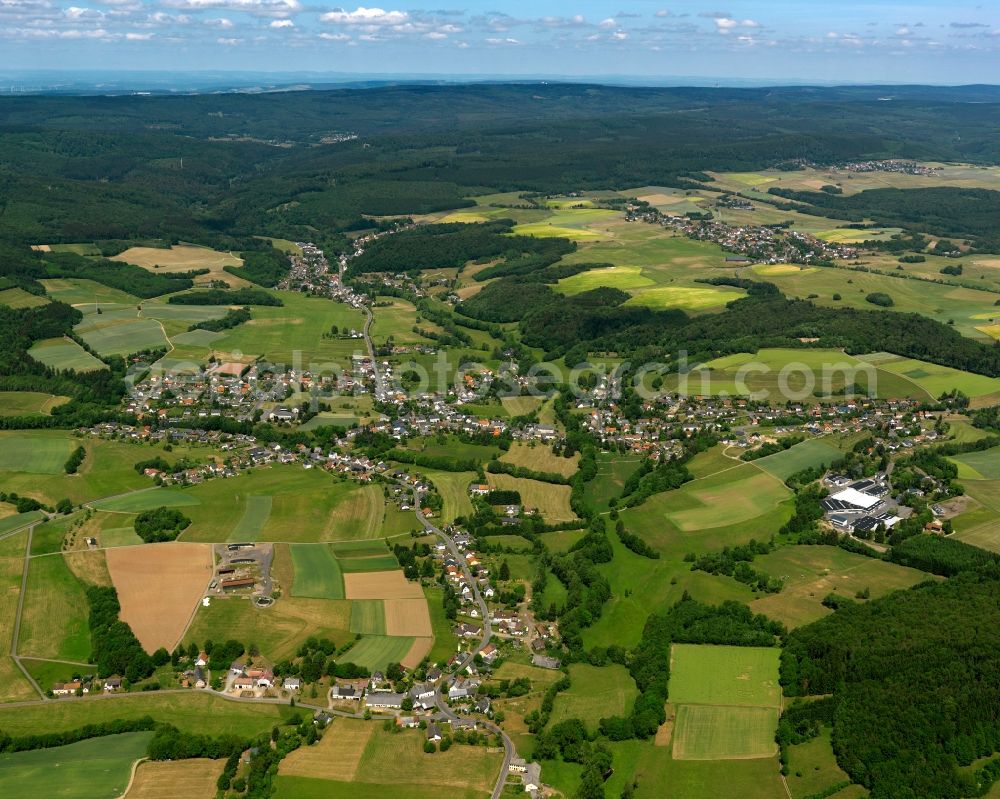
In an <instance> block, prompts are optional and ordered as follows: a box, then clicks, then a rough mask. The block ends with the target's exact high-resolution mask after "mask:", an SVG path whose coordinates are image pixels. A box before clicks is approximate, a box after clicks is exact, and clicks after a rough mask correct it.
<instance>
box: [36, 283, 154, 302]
mask: <svg viewBox="0 0 1000 799" xmlns="http://www.w3.org/2000/svg"><path fill="white" fill-rule="evenodd" d="M39 283H41V284H42V285H43V286H45V293H46V294H48V295H49V296H50V297H52V299H54V300H59V302H65V303H66V304H67V305H85V304H94V305H97V304H101V305H105V304H109V305H136V304H138V303H139V298H138V297H135V296H133V295H131V294H128V293H126V292H124V291H119V290H118V289H113V288H111V287H110V286H105V285H104V284H103V283H98V282H97V281H94V280H84V279H82V278H50V279H48V280H40V281H39Z"/></svg>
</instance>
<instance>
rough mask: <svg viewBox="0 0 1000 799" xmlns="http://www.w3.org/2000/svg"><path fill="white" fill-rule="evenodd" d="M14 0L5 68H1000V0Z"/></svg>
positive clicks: (474, 71) (836, 74)
mask: <svg viewBox="0 0 1000 799" xmlns="http://www.w3.org/2000/svg"><path fill="white" fill-rule="evenodd" d="M378 2H379V5H374V4H373V5H369V6H358V5H353V4H351V5H346V6H337V5H328V4H326V3H323V2H322V1H320V2H313V1H312V0H0V69H4V70H14V69H24V70H35V69H55V70H84V69H87V70H93V69H102V70H122V71H125V70H128V71H134V70H164V71H189V70H234V71H238V70H254V71H265V72H304V71H316V72H338V73H360V74H366V75H371V74H386V73H392V74H397V75H399V74H403V75H412V76H413V77H415V78H419V77H420V76H421V75H424V74H438V75H451V76H455V77H463V76H468V77H470V78H474V77H476V76H482V75H491V76H495V75H510V76H533V77H535V76H565V77H585V76H586V77H590V76H608V77H612V76H637V77H653V78H655V77H664V78H667V77H679V76H700V77H702V78H705V77H708V78H718V79H719V80H720V82H724V81H725V79H727V78H728V79H734V78H735V79H740V80H750V81H753V80H761V81H788V82H790V83H792V82H795V83H799V82H809V81H815V82H823V83H829V82H845V83H847V82H865V83H881V82H885V83H937V84H941V83H946V84H958V83H1000V0H984V1H983V2H980V3H966V2H962V0H958V2H948V3H945V2H941V0H914V1H913V2H883V1H880V0H874V1H870V2H852V0H829V1H824V2H817V1H816V0H718V2H717V3H716V2H715V0H676V1H675V2H671V1H670V0H618V1H617V2H605V0H560V1H559V2H554V0H521V1H520V2H509V0H426V2H425V3H424V4H423V5H413V4H412V3H414V2H418V3H419V2H420V0H401V2H395V1H392V0H385V2H384V3H383V2H381V0H378Z"/></svg>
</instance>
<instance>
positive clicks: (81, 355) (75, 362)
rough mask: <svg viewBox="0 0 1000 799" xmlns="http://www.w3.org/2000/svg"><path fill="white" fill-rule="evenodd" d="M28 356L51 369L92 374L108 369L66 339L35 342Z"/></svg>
mask: <svg viewBox="0 0 1000 799" xmlns="http://www.w3.org/2000/svg"><path fill="white" fill-rule="evenodd" d="M28 354H29V355H31V357H32V358H34V359H35V360H36V361H39V362H40V363H44V364H45V365H46V366H49V367H51V368H53V369H73V370H75V371H77V372H93V371H96V370H98V369H107V368H108V367H107V366H106V365H105V364H104V363H103V362H102V361H99V360H98V359H97V358H95V357H94V356H93V355H91V354H90V353H89V352H87V351H86V350H85V349H84V348H83V347H81V346H80V345H79V344H77V343H76V342H75V341H73V340H72V339H68V338H47V339H42V340H41V341H36V342H35V343H34V344H33V345H32V347H31V349H30V350H28Z"/></svg>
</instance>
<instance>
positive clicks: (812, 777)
mask: <svg viewBox="0 0 1000 799" xmlns="http://www.w3.org/2000/svg"><path fill="white" fill-rule="evenodd" d="M830 738H831V730H830V728H829V727H823V728H822V729H821V730H820V733H819V735H817V736H816V737H815V738H813V739H812V740H811V741H806V742H805V743H803V744H797V745H795V746H789V747H788V771H789V774H788V776H787V777H786V778H785V781H786V782H787V784H788V790H789V791H791V794H792V796H793V797H794V799H805V797H808V796H813V795H815V794H818V793H820V791H824V790H827V789H829V788H831V787H832V786H834V785H840V784H841V783H844V782H849V781H850V778H849V777H848V776H847V773H846V772H845V771H844V770H843V769H841V768H840V766H838V765H837V758H836V757H835V755H834V754H833V743H832V741H831V739H830ZM835 795H836V796H837V797H840V794H835Z"/></svg>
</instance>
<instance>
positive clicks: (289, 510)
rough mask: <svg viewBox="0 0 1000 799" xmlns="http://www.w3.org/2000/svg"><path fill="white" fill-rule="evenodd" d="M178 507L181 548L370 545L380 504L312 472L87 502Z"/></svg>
mask: <svg viewBox="0 0 1000 799" xmlns="http://www.w3.org/2000/svg"><path fill="white" fill-rule="evenodd" d="M161 505H166V506H167V507H177V508H183V512H184V514H185V515H187V516H188V517H190V518H191V520H192V524H191V526H190V527H188V528H187V529H186V530H185V531H184V533H183V536H182V537H183V539H184V540H185V541H200V542H219V541H225V540H229V541H243V540H247V539H251V540H257V539H260V540H267V541H293V542H318V541H340V540H358V539H368V538H373V537H375V536H377V535H378V534H379V531H380V528H381V524H382V517H383V513H384V506H385V502H384V500H383V497H382V492H381V491H380V490H379V489H378V488H377V487H375V486H358V485H357V484H355V483H349V482H344V481H338V480H336V479H335V478H333V477H331V476H330V475H328V474H327V473H325V472H322V471H320V470H318V469H313V470H306V469H302V468H301V467H295V466H272V467H270V468H267V469H255V470H253V471H250V472H244V473H242V474H240V475H238V476H237V477H234V478H231V479H228V480H206V481H205V482H203V483H200V484H198V485H195V486H191V487H189V488H184V489H179V488H150V489H147V490H144V491H137V492H134V493H131V494H127V495H125V496H121V497H116V498H113V499H109V500H104V501H101V502H96V503H94V507H95V508H97V509H99V510H106V511H117V512H119V513H139V512H140V511H143V510H148V509H150V508H157V507H159V506H161Z"/></svg>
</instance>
